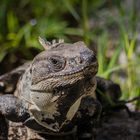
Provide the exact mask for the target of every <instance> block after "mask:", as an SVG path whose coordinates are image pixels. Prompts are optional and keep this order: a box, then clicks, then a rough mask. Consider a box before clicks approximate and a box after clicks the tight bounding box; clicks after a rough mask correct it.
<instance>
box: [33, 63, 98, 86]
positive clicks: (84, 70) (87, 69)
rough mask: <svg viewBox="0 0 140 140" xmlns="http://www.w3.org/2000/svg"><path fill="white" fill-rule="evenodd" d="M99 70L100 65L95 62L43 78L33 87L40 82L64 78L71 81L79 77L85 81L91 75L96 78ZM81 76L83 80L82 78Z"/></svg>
mask: <svg viewBox="0 0 140 140" xmlns="http://www.w3.org/2000/svg"><path fill="white" fill-rule="evenodd" d="M97 70H98V63H97V62H94V63H92V64H90V65H88V64H87V65H85V66H83V67H80V68H75V69H73V70H71V71H66V72H64V71H61V72H58V73H52V74H50V75H49V76H48V77H42V79H40V80H39V81H37V82H34V84H33V85H36V84H39V83H40V82H43V81H47V80H48V81H50V80H52V81H53V80H54V81H55V79H59V78H63V80H64V79H70V80H71V78H72V77H73V76H74V77H75V78H76V77H78V78H79V79H83V78H84V77H86V76H88V75H89V74H90V75H92V76H94V75H95V74H96V73H97ZM80 76H81V78H80ZM82 77H83V78H82Z"/></svg>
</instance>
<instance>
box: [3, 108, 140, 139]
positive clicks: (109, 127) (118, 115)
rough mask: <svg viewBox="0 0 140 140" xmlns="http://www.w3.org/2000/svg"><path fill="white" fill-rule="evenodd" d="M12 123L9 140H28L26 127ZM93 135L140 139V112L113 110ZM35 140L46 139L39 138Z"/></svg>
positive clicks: (4, 126) (103, 118)
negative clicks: (129, 113)
mask: <svg viewBox="0 0 140 140" xmlns="http://www.w3.org/2000/svg"><path fill="white" fill-rule="evenodd" d="M2 119H3V118H1V124H0V129H1V130H0V131H1V132H2V131H3V132H5V134H6V133H7V131H6V125H5V123H4V121H2ZM12 125H13V124H10V126H11V128H10V129H9V138H8V140H28V138H27V133H28V132H27V130H26V127H23V125H21V124H20V123H18V124H14V125H13V126H12ZM15 126H16V127H15ZM19 128H22V129H19ZM93 135H94V137H95V138H94V140H140V112H133V113H132V115H131V116H129V115H128V113H127V112H126V110H120V111H113V112H111V113H109V114H108V115H105V116H104V117H102V118H101V120H100V123H99V126H98V128H96V129H95V130H94V132H93ZM3 136H4V134H3ZM63 139H64V138H62V140H63ZM70 139H71V138H70ZM0 140H6V138H4V137H1V138H0ZM32 140H33V139H32ZM34 140H44V139H41V138H38V139H34ZM64 140H65V139H64ZM71 140H72V139H71ZM86 140H87V139H86Z"/></svg>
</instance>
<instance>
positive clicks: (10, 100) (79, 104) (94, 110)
mask: <svg viewBox="0 0 140 140" xmlns="http://www.w3.org/2000/svg"><path fill="white" fill-rule="evenodd" d="M39 42H40V43H41V45H42V46H43V47H44V49H45V50H44V51H43V52H41V53H39V54H38V55H37V56H35V57H34V59H33V61H32V62H29V63H27V64H25V65H23V66H21V67H19V68H17V69H15V70H13V71H12V72H9V73H7V74H5V75H2V76H1V77H0V91H1V94H2V95H1V96H0V114H1V116H4V117H5V118H6V119H7V120H9V121H10V123H9V126H11V124H12V122H17V124H18V123H20V125H21V126H23V127H24V126H26V127H24V130H25V129H27V131H26V132H25V134H22V135H27V136H26V137H25V138H23V139H42V140H43V139H46V138H50V139H53V138H56V139H58V138H59V137H60V138H61V139H64V137H68V138H70V137H69V135H72V137H73V139H80V138H84V137H85V136H86V137H89V138H92V129H93V126H94V124H95V121H96V120H97V119H98V116H99V114H100V113H101V109H102V106H101V104H100V102H99V101H98V99H97V98H96V97H97V96H96V94H95V90H96V86H97V87H98V88H99V89H100V90H101V91H103V92H107V93H108V94H110V93H111V94H112V92H116V93H117V94H116V95H117V99H118V98H119V96H120V93H121V91H120V88H119V86H118V85H117V84H114V83H113V82H111V81H107V80H105V79H102V78H99V77H96V76H95V75H96V73H97V71H98V61H97V58H96V53H95V52H94V51H92V50H90V49H89V48H88V47H87V46H86V45H85V43H84V42H82V41H79V42H76V43H73V44H70V43H65V42H64V41H63V40H59V41H58V42H56V41H53V42H52V43H51V42H48V41H46V40H44V39H42V38H39ZM114 86H116V88H115V89H117V90H115V91H114V89H113V88H112V87H114ZM9 87H10V89H9ZM11 93H12V94H11ZM112 97H113V96H112ZM115 100H116V98H115ZM18 129H21V132H22V131H23V130H22V128H18ZM10 130H11V129H10ZM1 131H2V130H1ZM12 133H13V132H12ZM27 133H28V134H27ZM13 135H14V134H13ZM22 135H21V136H18V138H17V139H22V137H23V136H22ZM73 135H74V136H73ZM1 137H3V139H6V137H7V132H6V133H5V134H4V133H2V136H1ZM9 139H10V138H9ZM14 139H16V138H14ZM70 139H71V138H70Z"/></svg>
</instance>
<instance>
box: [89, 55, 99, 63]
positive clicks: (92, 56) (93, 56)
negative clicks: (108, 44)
mask: <svg viewBox="0 0 140 140" xmlns="http://www.w3.org/2000/svg"><path fill="white" fill-rule="evenodd" d="M88 61H89V63H94V62H96V61H97V59H96V56H95V55H91V56H90V57H89V60H88Z"/></svg>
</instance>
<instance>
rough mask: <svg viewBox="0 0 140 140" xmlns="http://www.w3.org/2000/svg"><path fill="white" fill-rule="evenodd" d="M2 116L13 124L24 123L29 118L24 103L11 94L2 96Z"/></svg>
mask: <svg viewBox="0 0 140 140" xmlns="http://www.w3.org/2000/svg"><path fill="white" fill-rule="evenodd" d="M0 114H1V115H4V116H5V117H6V118H7V119H8V120H11V121H13V122H24V121H25V120H26V119H27V118H29V113H28V112H27V109H26V108H25V106H24V105H23V102H22V101H21V100H19V99H18V98H17V97H15V96H13V95H10V94H7V95H2V96H0Z"/></svg>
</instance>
